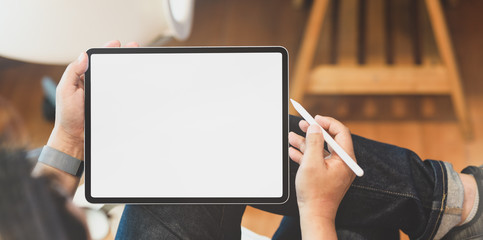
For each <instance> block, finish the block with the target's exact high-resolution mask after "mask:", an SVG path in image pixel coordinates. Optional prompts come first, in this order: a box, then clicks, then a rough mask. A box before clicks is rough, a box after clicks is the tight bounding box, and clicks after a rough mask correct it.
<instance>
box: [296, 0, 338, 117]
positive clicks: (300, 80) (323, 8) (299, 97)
mask: <svg viewBox="0 0 483 240" xmlns="http://www.w3.org/2000/svg"><path fill="white" fill-rule="evenodd" d="M328 4H329V0H315V1H314V2H313V5H312V10H311V11H310V16H309V19H308V20H307V26H306V28H305V33H304V37H303V39H302V44H301V47H300V50H299V51H300V52H299V55H298V57H297V63H296V64H295V73H294V77H293V79H292V86H291V87H290V97H291V98H293V99H295V100H296V101H298V102H303V97H304V95H305V90H306V88H307V84H308V79H307V78H308V73H309V72H310V68H311V67H312V62H313V59H314V55H315V51H316V48H317V42H318V40H319V35H320V30H321V29H322V24H323V21H324V17H325V15H326V12H327V6H328ZM290 112H291V113H292V114H294V113H295V112H296V111H295V110H294V109H293V108H292V107H290Z"/></svg>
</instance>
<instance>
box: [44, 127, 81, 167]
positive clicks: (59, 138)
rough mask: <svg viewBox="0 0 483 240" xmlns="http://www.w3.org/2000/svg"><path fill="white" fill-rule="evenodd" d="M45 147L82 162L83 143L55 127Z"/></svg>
mask: <svg viewBox="0 0 483 240" xmlns="http://www.w3.org/2000/svg"><path fill="white" fill-rule="evenodd" d="M47 146H49V147H51V148H54V149H56V150H58V151H61V152H63V153H65V154H68V155H70V156H72V157H74V158H77V159H80V160H84V141H83V140H82V139H81V138H78V137H74V136H72V135H70V134H68V133H67V132H65V131H64V130H62V129H61V128H59V127H57V126H55V127H54V129H53V130H52V133H51V134H50V137H49V141H48V142H47Z"/></svg>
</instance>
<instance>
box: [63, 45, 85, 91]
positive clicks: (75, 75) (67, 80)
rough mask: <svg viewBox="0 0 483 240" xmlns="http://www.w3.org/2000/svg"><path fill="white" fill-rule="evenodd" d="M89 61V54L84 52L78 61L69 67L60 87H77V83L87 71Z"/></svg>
mask: <svg viewBox="0 0 483 240" xmlns="http://www.w3.org/2000/svg"><path fill="white" fill-rule="evenodd" d="M87 61H88V60H87V54H86V53H85V52H82V53H81V54H80V55H79V57H78V58H77V60H75V61H73V62H71V63H70V64H69V66H67V68H66V69H65V72H64V74H63V75H62V78H61V79H60V82H59V86H63V85H64V84H68V85H73V86H75V85H77V81H79V79H80V78H81V76H82V75H84V73H85V72H86V70H87Z"/></svg>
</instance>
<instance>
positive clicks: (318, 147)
mask: <svg viewBox="0 0 483 240" xmlns="http://www.w3.org/2000/svg"><path fill="white" fill-rule="evenodd" d="M323 152H324V137H323V136H322V129H321V128H320V126H318V125H317V124H312V125H310V126H309V128H308V129H307V135H306V137H305V153H304V160H305V161H307V162H311V161H317V162H318V161H320V160H321V159H324V156H323Z"/></svg>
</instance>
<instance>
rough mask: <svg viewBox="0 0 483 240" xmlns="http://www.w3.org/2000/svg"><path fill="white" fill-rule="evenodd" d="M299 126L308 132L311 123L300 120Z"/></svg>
mask: <svg viewBox="0 0 483 240" xmlns="http://www.w3.org/2000/svg"><path fill="white" fill-rule="evenodd" d="M299 127H300V129H301V130H302V131H303V132H307V129H308V128H309V123H308V122H307V121H305V120H300V122H299Z"/></svg>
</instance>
